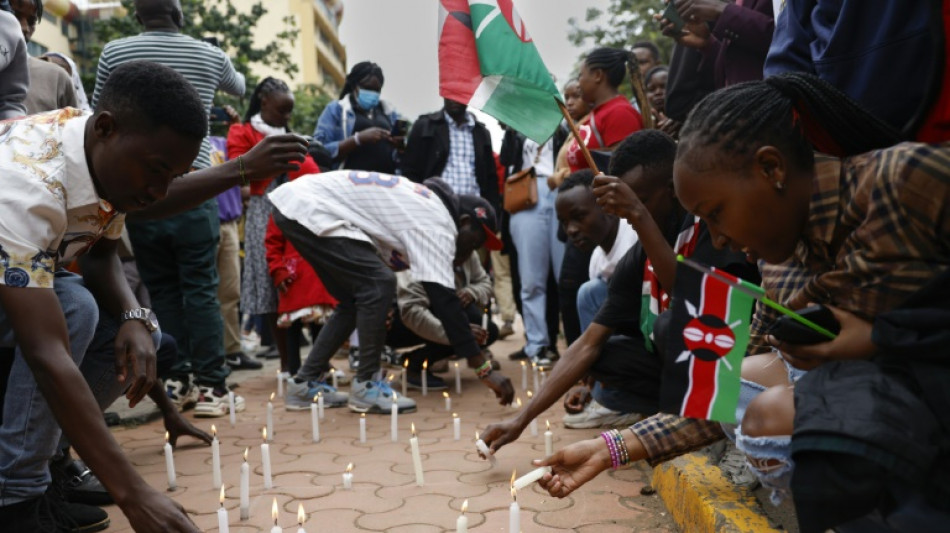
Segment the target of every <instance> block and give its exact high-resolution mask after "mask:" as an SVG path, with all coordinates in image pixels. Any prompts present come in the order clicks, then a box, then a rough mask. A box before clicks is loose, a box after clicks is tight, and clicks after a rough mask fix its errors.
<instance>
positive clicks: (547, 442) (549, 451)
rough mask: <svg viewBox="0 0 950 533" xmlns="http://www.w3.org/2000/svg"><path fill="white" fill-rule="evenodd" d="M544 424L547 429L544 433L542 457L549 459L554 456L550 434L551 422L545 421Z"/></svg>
mask: <svg viewBox="0 0 950 533" xmlns="http://www.w3.org/2000/svg"><path fill="white" fill-rule="evenodd" d="M544 423H545V425H546V426H547V428H548V429H547V431H545V432H544V456H545V457H551V456H552V455H554V433H551V421H550V420H545V421H544Z"/></svg>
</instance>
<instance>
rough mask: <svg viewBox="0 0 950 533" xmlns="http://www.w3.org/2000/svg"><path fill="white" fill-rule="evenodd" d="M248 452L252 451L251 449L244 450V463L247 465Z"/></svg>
mask: <svg viewBox="0 0 950 533" xmlns="http://www.w3.org/2000/svg"><path fill="white" fill-rule="evenodd" d="M248 450H250V448H244V462H245V463H246V462H247V451H248Z"/></svg>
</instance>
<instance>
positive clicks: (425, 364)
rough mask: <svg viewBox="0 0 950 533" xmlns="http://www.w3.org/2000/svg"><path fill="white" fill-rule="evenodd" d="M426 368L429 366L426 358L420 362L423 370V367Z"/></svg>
mask: <svg viewBox="0 0 950 533" xmlns="http://www.w3.org/2000/svg"><path fill="white" fill-rule="evenodd" d="M427 368H429V360H428V359H426V360H425V361H423V362H422V369H423V370H425V369H427Z"/></svg>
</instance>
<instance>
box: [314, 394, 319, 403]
mask: <svg viewBox="0 0 950 533" xmlns="http://www.w3.org/2000/svg"><path fill="white" fill-rule="evenodd" d="M318 398H320V395H319V394H317V395H315V396H314V397H313V403H317V399H318Z"/></svg>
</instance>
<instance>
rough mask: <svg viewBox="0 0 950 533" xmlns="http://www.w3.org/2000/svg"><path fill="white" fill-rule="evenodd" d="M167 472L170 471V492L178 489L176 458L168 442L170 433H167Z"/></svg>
mask: <svg viewBox="0 0 950 533" xmlns="http://www.w3.org/2000/svg"><path fill="white" fill-rule="evenodd" d="M165 470H167V471H168V490H175V489H177V488H178V485H177V483H176V481H175V480H176V478H175V456H174V455H173V454H172V445H171V443H169V442H168V432H167V431H166V432H165Z"/></svg>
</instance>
